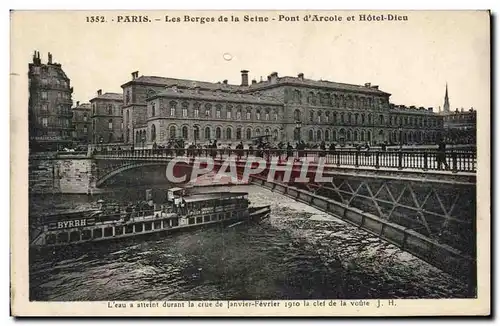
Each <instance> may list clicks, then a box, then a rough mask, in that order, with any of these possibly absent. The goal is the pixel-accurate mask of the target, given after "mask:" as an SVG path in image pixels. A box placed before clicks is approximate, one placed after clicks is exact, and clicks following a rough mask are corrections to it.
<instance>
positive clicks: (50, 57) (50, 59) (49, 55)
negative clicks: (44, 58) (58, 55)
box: [48, 52, 52, 65]
mask: <svg viewBox="0 0 500 326" xmlns="http://www.w3.org/2000/svg"><path fill="white" fill-rule="evenodd" d="M48 57H49V59H48V63H49V65H50V64H52V54H51V53H50V52H49V54H48Z"/></svg>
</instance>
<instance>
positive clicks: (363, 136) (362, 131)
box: [361, 130, 365, 141]
mask: <svg viewBox="0 0 500 326" xmlns="http://www.w3.org/2000/svg"><path fill="white" fill-rule="evenodd" d="M361 141H365V131H364V130H361Z"/></svg>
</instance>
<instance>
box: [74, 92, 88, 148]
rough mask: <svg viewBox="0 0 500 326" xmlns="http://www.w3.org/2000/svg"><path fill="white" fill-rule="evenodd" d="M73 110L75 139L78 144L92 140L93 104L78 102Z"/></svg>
mask: <svg viewBox="0 0 500 326" xmlns="http://www.w3.org/2000/svg"><path fill="white" fill-rule="evenodd" d="M72 111H73V120H72V121H73V141H74V143H76V144H89V143H90V142H91V139H92V137H91V135H92V133H91V127H92V125H91V122H90V121H91V105H90V103H82V104H80V102H79V101H77V102H76V106H75V107H74V108H73V109H72Z"/></svg>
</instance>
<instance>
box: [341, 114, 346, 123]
mask: <svg viewBox="0 0 500 326" xmlns="http://www.w3.org/2000/svg"><path fill="white" fill-rule="evenodd" d="M340 122H342V123H345V115H344V112H342V113H340Z"/></svg>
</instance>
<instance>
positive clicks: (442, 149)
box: [436, 139, 450, 170]
mask: <svg viewBox="0 0 500 326" xmlns="http://www.w3.org/2000/svg"><path fill="white" fill-rule="evenodd" d="M436 161H437V164H438V169H441V165H444V168H445V169H446V170H449V169H450V166H449V165H448V163H447V162H446V143H445V142H444V140H443V139H441V140H440V141H439V145H438V152H437V155H436Z"/></svg>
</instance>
